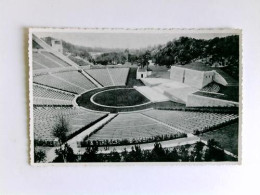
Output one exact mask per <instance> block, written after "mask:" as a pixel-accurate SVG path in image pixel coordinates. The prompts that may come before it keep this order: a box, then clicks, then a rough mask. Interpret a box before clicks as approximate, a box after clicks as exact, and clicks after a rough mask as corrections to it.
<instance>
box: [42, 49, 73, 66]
mask: <svg viewBox="0 0 260 195" xmlns="http://www.w3.org/2000/svg"><path fill="white" fill-rule="evenodd" d="M41 54H42V55H43V56H45V57H47V58H49V59H52V60H53V61H54V62H56V63H58V64H60V65H62V66H64V67H70V65H69V64H68V63H66V62H64V61H63V60H61V59H60V58H58V57H56V56H55V55H53V54H52V53H49V52H45V51H43V52H41Z"/></svg>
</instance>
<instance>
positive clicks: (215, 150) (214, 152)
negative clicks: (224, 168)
mask: <svg viewBox="0 0 260 195" xmlns="http://www.w3.org/2000/svg"><path fill="white" fill-rule="evenodd" d="M207 146H208V148H207V150H206V151H205V161H224V160H225V153H224V150H223V149H222V148H221V146H220V144H219V143H218V142H217V141H215V140H214V139H209V140H208V143H207Z"/></svg>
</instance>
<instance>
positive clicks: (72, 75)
mask: <svg viewBox="0 0 260 195" xmlns="http://www.w3.org/2000/svg"><path fill="white" fill-rule="evenodd" d="M55 75H56V76H58V77H60V78H62V79H65V80H66V81H69V82H71V83H73V84H75V85H77V86H79V87H82V88H84V89H86V90H90V89H94V88H96V86H95V85H94V84H93V83H92V82H91V81H90V80H88V79H87V77H85V76H84V75H82V74H81V73H79V72H78V71H70V72H59V73H56V74H55Z"/></svg>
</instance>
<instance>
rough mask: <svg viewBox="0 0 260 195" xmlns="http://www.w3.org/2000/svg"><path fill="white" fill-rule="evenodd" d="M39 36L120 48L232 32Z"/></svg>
mask: <svg viewBox="0 0 260 195" xmlns="http://www.w3.org/2000/svg"><path fill="white" fill-rule="evenodd" d="M34 34H35V35H36V36H38V37H40V38H42V37H47V36H50V37H53V38H56V39H62V40H64V41H66V42H69V43H72V44H75V45H80V46H86V47H102V48H112V49H114V48H122V49H126V48H128V49H140V48H145V47H148V46H154V45H158V44H165V43H167V42H168V41H172V40H173V39H178V38H179V37H181V36H187V37H192V38H197V39H206V40H208V39H212V38H215V37H225V36H229V35H232V34H228V33H199V34H198V33H197V34H196V33H169V32H166V33H162V32H160V33H158V32H157V33H156V32H153V33H143V32H142V33H140V32H139V33H118V32H113V33H111V32H109V33H107V32H106V33H93V32H87V33H86V32H34Z"/></svg>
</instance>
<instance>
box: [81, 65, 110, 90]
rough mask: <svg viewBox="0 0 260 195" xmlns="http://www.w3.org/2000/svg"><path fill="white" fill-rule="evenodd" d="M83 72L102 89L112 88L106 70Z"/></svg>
mask: <svg viewBox="0 0 260 195" xmlns="http://www.w3.org/2000/svg"><path fill="white" fill-rule="evenodd" d="M85 71H86V72H87V73H88V74H89V75H90V76H92V77H93V78H94V79H95V80H96V81H97V82H99V83H100V84H101V85H103V86H104V87H106V86H113V82H112V80H111V78H110V76H109V73H108V70H107V69H90V70H85Z"/></svg>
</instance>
